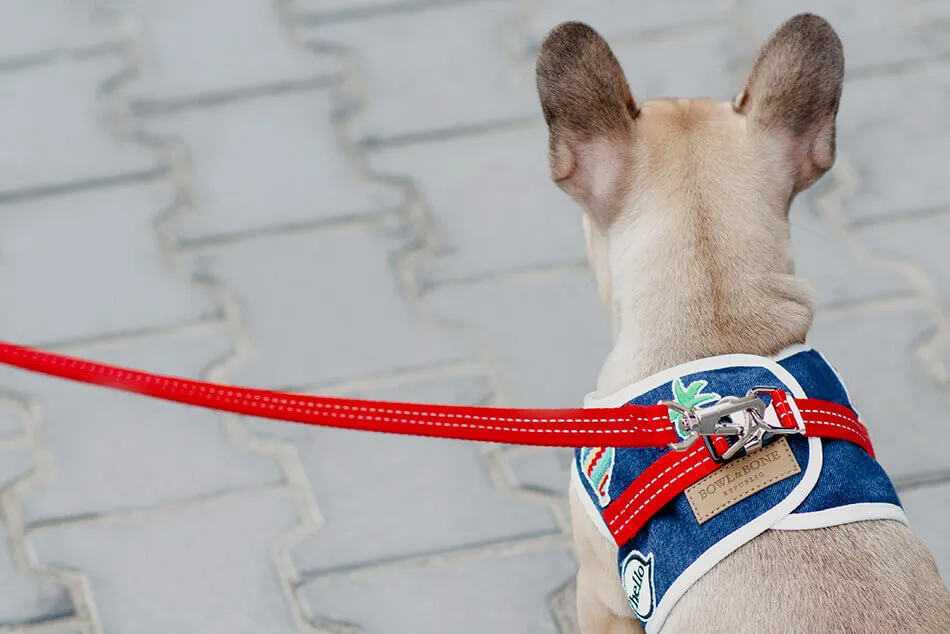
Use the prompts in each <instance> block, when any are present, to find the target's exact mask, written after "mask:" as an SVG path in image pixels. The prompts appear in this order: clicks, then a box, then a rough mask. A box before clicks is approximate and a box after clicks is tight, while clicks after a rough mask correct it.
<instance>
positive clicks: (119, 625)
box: [29, 492, 299, 634]
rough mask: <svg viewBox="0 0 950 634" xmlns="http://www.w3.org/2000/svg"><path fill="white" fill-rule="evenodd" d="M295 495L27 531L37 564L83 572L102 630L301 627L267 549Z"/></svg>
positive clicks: (208, 631)
mask: <svg viewBox="0 0 950 634" xmlns="http://www.w3.org/2000/svg"><path fill="white" fill-rule="evenodd" d="M295 521H296V513H295V511H294V505H293V503H292V501H291V500H290V499H288V498H286V497H283V496H280V495H277V494H274V493H264V492H245V493H241V494H235V495H232V496H227V497H224V498H219V499H215V500H209V501H206V502H205V503H202V504H194V505H187V506H184V507H180V508H176V509H174V510H168V511H152V512H148V513H143V514H140V515H136V516H133V517H130V518H123V519H115V520H112V521H109V522H80V523H74V524H64V525H59V526H55V527H48V528H43V529H42V530H36V531H33V532H31V534H30V537H29V539H30V543H31V546H32V547H33V548H34V550H35V552H36V555H37V558H38V559H39V561H40V562H41V563H42V564H44V565H48V566H52V567H55V568H70V569H76V570H82V571H84V572H85V573H86V574H87V575H88V579H89V585H90V588H91V592H92V596H94V597H95V599H96V612H97V614H98V616H99V619H100V621H101V623H102V631H103V632H135V633H136V634H167V633H168V632H176V633H177V634H191V633H199V632H200V633H201V634H233V633H235V632H268V634H283V633H288V634H289V633H291V632H294V633H296V632H298V631H299V630H298V629H297V628H296V627H295V626H294V623H293V618H292V615H291V611H290V609H289V608H288V606H287V603H286V598H285V596H284V595H283V592H282V591H281V588H280V584H279V581H278V577H277V573H276V571H275V569H274V567H273V565H272V562H271V558H270V552H271V547H272V545H273V543H274V541H275V540H276V539H277V538H278V537H279V536H280V535H281V534H283V533H284V532H285V531H287V530H288V529H289V528H291V527H292V526H293V524H294V522H295Z"/></svg>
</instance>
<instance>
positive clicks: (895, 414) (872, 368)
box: [808, 311, 950, 478]
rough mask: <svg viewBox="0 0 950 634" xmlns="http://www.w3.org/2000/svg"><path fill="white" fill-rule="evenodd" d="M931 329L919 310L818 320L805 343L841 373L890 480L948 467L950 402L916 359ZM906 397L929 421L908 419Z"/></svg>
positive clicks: (909, 417)
mask: <svg viewBox="0 0 950 634" xmlns="http://www.w3.org/2000/svg"><path fill="white" fill-rule="evenodd" d="M934 328H935V325H934V323H933V321H932V320H931V319H930V318H929V317H928V316H927V315H925V314H924V313H922V312H916V311H901V312H897V311H895V312H887V313H877V314H868V315H861V316H849V317H848V318H847V319H835V320H832V319H827V320H822V319H819V320H817V321H816V323H815V326H814V327H813V329H812V332H811V334H810V336H809V338H808V342H809V344H810V345H812V346H814V347H815V348H817V349H818V350H820V351H821V352H822V353H823V354H824V355H825V357H826V358H827V359H828V361H829V362H830V363H831V364H832V365H833V366H835V368H837V370H838V372H839V373H840V374H841V376H842V378H843V379H844V382H845V385H847V386H848V390H849V392H850V394H851V398H852V401H853V402H854V405H855V407H856V408H857V410H858V412H859V413H860V415H861V420H862V421H863V422H864V423H865V424H866V425H867V427H868V429H869V430H870V431H871V439H872V441H873V442H874V448H875V451H876V452H877V457H878V459H879V460H880V462H881V464H882V465H883V466H884V468H885V469H886V470H887V472H888V474H889V475H890V476H891V477H892V478H899V477H901V476H903V475H907V474H916V473H921V472H925V471H928V470H939V469H941V468H945V467H946V464H947V458H946V456H947V451H948V450H950V440H948V439H947V437H946V435H945V434H943V433H941V430H943V429H945V428H946V427H947V426H948V425H950V402H948V401H947V398H946V396H945V395H944V394H943V393H941V391H940V389H939V386H938V385H937V384H936V382H935V381H934V380H933V379H932V378H930V377H929V376H928V375H927V374H926V373H925V370H924V367H923V365H922V364H921V363H920V362H919V361H918V359H917V357H916V355H915V353H914V346H915V344H916V343H918V342H920V341H922V340H923V339H924V337H925V336H927V335H929V334H930V333H932V332H933V330H934ZM906 395H913V398H914V403H915V409H916V411H920V412H927V415H925V416H917V415H908V412H907V407H906Z"/></svg>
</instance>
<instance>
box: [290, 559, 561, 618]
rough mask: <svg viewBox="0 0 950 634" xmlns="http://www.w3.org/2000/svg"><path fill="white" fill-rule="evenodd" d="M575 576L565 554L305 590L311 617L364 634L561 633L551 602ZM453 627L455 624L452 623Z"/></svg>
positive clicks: (452, 565) (464, 563) (467, 563)
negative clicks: (355, 627) (353, 625)
mask: <svg viewBox="0 0 950 634" xmlns="http://www.w3.org/2000/svg"><path fill="white" fill-rule="evenodd" d="M573 575H574V562H573V561H572V558H571V555H570V553H569V552H568V551H567V550H566V549H555V550H548V551H542V552H533V553H525V554H521V555H514V556H509V557H497V558H484V559H465V560H460V561H447V562H445V563H440V564H437V565H433V566H420V567H412V568H398V569H397V568H389V569H384V570H379V571H375V572H371V573H368V574H366V575H363V576H359V577H355V576H354V577H352V578H341V579H333V580H328V581H327V582H325V583H320V584H312V585H309V586H305V587H303V588H302V589H301V590H299V591H298V595H299V596H300V597H301V598H302V600H303V601H304V602H305V604H306V606H307V607H308V609H309V612H310V614H311V615H312V617H311V618H312V619H313V620H314V621H316V622H317V623H320V622H323V621H341V622H345V623H359V624H360V627H361V628H362V632H364V634H383V633H384V632H413V634H436V633H439V634H441V633H442V632H446V631H451V632H453V634H476V633H477V634H482V633H483V632H519V633H521V632H523V633H525V634H529V633H530V634H542V633H544V634H557V633H558V629H557V627H556V626H555V624H554V619H553V617H552V615H551V612H550V609H549V608H548V606H547V597H548V596H549V595H550V594H552V593H553V592H555V591H556V590H557V589H558V588H559V587H561V586H563V585H564V584H565V583H566V582H567V581H568V579H569V578H570V577H572V576H573ZM448 624H451V625H448Z"/></svg>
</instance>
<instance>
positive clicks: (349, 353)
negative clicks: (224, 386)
mask: <svg viewBox="0 0 950 634" xmlns="http://www.w3.org/2000/svg"><path fill="white" fill-rule="evenodd" d="M405 243H406V242H405V239H404V238H400V237H398V236H395V235H391V234H387V233H386V232H384V231H383V230H382V229H380V228H379V227H373V226H348V227H335V228H332V229H324V230H320V231H306V232H298V233H294V234H290V235H273V236H266V237H261V238H257V239H254V240H247V241H243V242H241V243H240V244H235V245H233V246H229V247H226V248H220V249H214V250H211V251H208V252H206V253H203V254H201V255H196V256H195V257H194V264H193V266H194V270H195V271H196V272H197V273H198V274H199V275H210V276H211V277H212V278H214V279H215V280H218V281H220V282H221V283H222V284H224V285H225V286H226V287H227V288H228V289H230V290H231V291H232V292H233V293H234V294H235V296H236V297H237V299H238V301H239V302H240V304H241V309H242V311H243V315H244V321H245V322H246V324H247V328H248V331H249V333H250V337H251V340H252V341H253V342H254V350H253V353H252V358H251V359H250V360H249V361H248V362H246V363H244V364H243V365H242V367H240V368H239V369H237V370H236V371H234V372H233V373H232V374H231V375H230V379H231V380H233V381H234V382H237V383H243V384H246V385H256V386H270V387H294V386H306V385H314V384H318V383H323V382H330V381H336V380H340V379H348V378H356V377H366V376H379V375H387V374H391V373H392V372H393V371H395V370H399V369H405V368H414V367H422V366H427V365H430V364H433V363H441V362H446V361H453V360H459V359H464V358H467V357H468V356H469V355H468V353H467V351H466V350H465V348H464V347H463V346H462V344H460V343H458V342H457V341H456V340H455V339H454V338H453V337H451V336H450V335H448V334H445V333H443V332H441V331H440V330H436V329H433V328H432V326H431V325H430V324H428V323H425V322H423V321H422V320H420V319H419V318H418V317H417V316H416V315H415V313H414V311H413V310H412V309H411V307H410V306H409V305H408V304H407V303H406V301H405V300H404V298H403V297H402V296H401V295H400V294H399V291H398V290H397V288H396V282H395V277H394V275H393V273H392V271H391V270H390V264H389V262H390V260H391V259H392V258H393V257H394V254H395V253H396V252H397V251H398V250H399V249H401V248H403V247H404V245H405Z"/></svg>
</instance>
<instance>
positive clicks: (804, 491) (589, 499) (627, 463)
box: [574, 348, 907, 634]
mask: <svg viewBox="0 0 950 634" xmlns="http://www.w3.org/2000/svg"><path fill="white" fill-rule="evenodd" d="M756 386H771V387H776V388H779V389H783V390H785V391H787V392H788V393H790V394H792V395H793V396H795V397H797V398H806V397H807V398H817V399H823V400H826V401H831V402H833V403H838V404H840V405H845V406H847V407H852V405H851V401H850V399H849V397H848V393H847V390H846V389H845V387H844V385H843V383H842V381H841V380H840V378H839V377H838V375H837V373H836V372H835V370H834V369H833V368H832V367H831V366H830V365H829V364H828V362H827V361H826V360H825V359H824V357H823V356H822V355H821V354H820V353H818V352H817V351H815V350H811V349H804V348H799V349H795V350H791V351H789V352H788V353H786V354H784V355H780V356H778V357H776V358H774V359H769V358H765V357H757V356H753V355H724V356H721V357H713V358H709V359H702V360H699V361H695V362H691V363H687V364H684V365H681V366H678V367H676V368H672V369H670V370H666V371H664V372H662V373H660V374H657V375H654V376H652V377H649V378H647V379H645V380H643V381H641V382H639V383H637V384H635V385H633V386H630V387H629V388H627V389H625V390H622V391H621V392H620V393H618V394H615V395H613V396H611V397H608V398H605V399H594V398H590V397H589V398H588V399H587V400H586V402H585V407H609V406H613V407H619V406H622V405H624V404H627V403H630V404H636V405H655V404H656V403H658V402H659V401H666V400H676V401H677V402H680V403H681V404H682V405H685V406H687V407H692V406H702V405H703V404H704V403H711V402H715V401H718V400H719V398H720V397H723V396H730V395H731V396H744V395H745V394H746V393H747V391H748V390H750V389H751V388H753V387H756ZM684 401H686V402H684ZM675 418H676V416H675V414H674V415H673V419H674V422H676V421H675ZM786 438H787V440H788V443H789V446H790V448H791V450H792V453H793V454H794V456H795V459H796V460H797V462H798V464H799V465H800V467H801V472H800V473H798V474H797V475H793V476H790V477H787V478H786V479H783V480H781V481H779V482H776V483H774V484H771V485H770V486H767V487H766V488H764V489H763V490H761V491H759V492H758V493H755V494H753V495H752V496H751V497H748V498H746V499H744V500H741V501H739V502H738V503H736V504H735V505H733V506H731V507H729V508H727V509H725V510H723V511H721V512H720V513H719V514H717V515H715V517H712V518H711V519H709V520H708V521H706V522H705V523H703V524H700V523H699V522H698V521H697V518H696V515H695V514H694V512H693V510H692V508H691V506H690V503H689V501H688V500H687V499H686V495H685V494H680V495H678V496H677V497H676V498H675V500H674V501H673V502H671V503H669V504H667V505H666V506H664V507H663V508H662V509H661V511H660V512H659V513H657V514H655V515H654V516H653V517H652V518H651V519H650V521H649V523H647V524H646V526H644V528H643V529H642V530H640V531H639V532H638V533H637V534H636V535H635V536H634V537H633V538H632V539H630V540H629V541H627V542H626V543H623V544H618V546H619V558H618V564H619V571H620V576H621V581H622V583H623V584H624V589H625V591H626V593H627V597H628V600H629V601H630V604H631V608H632V609H633V612H634V614H636V616H637V617H638V618H639V619H640V620H641V621H642V622H643V623H644V624H645V626H646V631H647V633H648V634H649V633H652V632H657V631H659V629H660V627H661V626H662V624H663V621H664V620H665V619H666V617H667V615H668V614H669V612H670V610H671V609H672V607H673V605H674V604H675V603H676V601H677V600H679V598H680V597H681V596H683V594H684V593H685V592H686V590H687V589H688V588H689V587H690V586H691V585H692V584H693V583H695V581H696V580H697V579H699V577H700V576H702V575H703V574H704V573H706V572H707V571H709V570H710V569H711V568H712V567H713V566H714V565H716V564H717V563H718V562H719V561H721V560H722V559H723V558H725V557H726V556H727V555H728V554H730V553H731V552H733V551H735V550H736V549H737V548H739V547H740V546H742V545H743V544H745V543H746V542H748V541H749V540H751V539H752V538H754V537H755V536H756V535H758V534H760V533H762V532H763V531H765V530H768V529H772V530H803V529H811V528H819V527H823V526H834V525H838V524H846V523H849V522H856V521H862V520H870V519H890V520H896V521H899V522H903V523H905V524H906V523H907V519H906V517H905V515H904V512H903V509H902V508H901V506H900V501H899V500H898V497H897V493H896V492H895V490H894V487H893V485H892V484H891V481H890V479H889V478H888V477H887V475H886V474H885V473H884V470H883V469H882V468H881V466H880V465H879V464H878V463H877V461H876V460H875V459H874V458H872V457H871V456H870V455H868V454H867V453H866V452H865V451H864V450H862V449H861V448H860V447H858V446H857V445H855V444H852V443H850V442H847V441H844V440H833V439H819V438H804V437H801V436H788V437H786ZM667 451H669V450H668V449H614V448H602V447H593V448H583V449H578V450H577V451H576V452H575V460H574V477H576V478H578V480H579V482H580V484H581V485H582V486H583V488H584V490H585V491H586V492H587V495H586V496H582V502H584V503H585V504H584V506H585V508H587V510H588V513H589V514H590V515H591V519H592V520H593V521H594V522H595V524H596V525H597V526H598V528H599V529H600V530H601V532H603V533H604V534H605V536H608V537H609V538H610V539H613V536H612V535H611V533H610V531H609V530H608V529H607V526H606V524H605V522H604V520H603V518H602V516H601V513H602V512H603V510H604V509H605V508H606V507H607V506H609V504H610V503H611V501H613V500H616V498H617V497H619V496H620V495H621V494H622V493H623V492H624V490H625V489H626V488H627V487H629V486H630V485H631V484H632V483H633V481H634V480H636V478H637V477H638V476H639V475H640V474H641V473H642V472H643V471H644V470H645V469H646V468H647V467H649V466H650V465H651V464H652V463H653V462H654V461H655V460H656V459H657V458H658V457H659V456H661V455H662V454H664V453H666V452H667ZM753 455H754V454H753Z"/></svg>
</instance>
